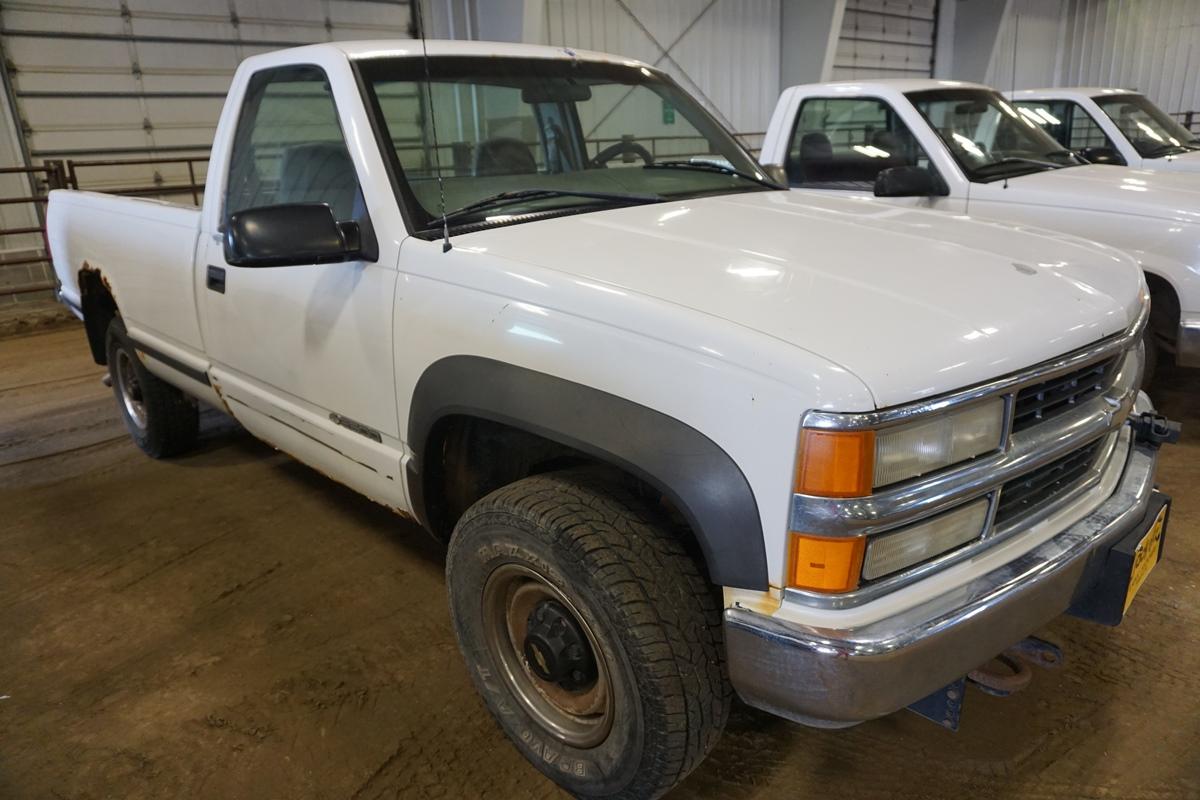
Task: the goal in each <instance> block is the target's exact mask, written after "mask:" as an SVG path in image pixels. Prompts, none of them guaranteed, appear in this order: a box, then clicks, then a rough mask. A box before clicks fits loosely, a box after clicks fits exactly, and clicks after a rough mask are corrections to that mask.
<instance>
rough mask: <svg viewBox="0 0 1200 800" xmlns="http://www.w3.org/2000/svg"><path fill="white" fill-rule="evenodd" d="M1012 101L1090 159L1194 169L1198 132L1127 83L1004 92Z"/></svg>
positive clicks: (1199, 161)
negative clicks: (1122, 86)
mask: <svg viewBox="0 0 1200 800" xmlns="http://www.w3.org/2000/svg"><path fill="white" fill-rule="evenodd" d="M1008 98H1009V99H1010V100H1011V101H1012V104H1013V106H1014V107H1015V108H1016V109H1017V110H1018V111H1020V112H1021V113H1022V114H1023V115H1024V116H1025V117H1026V118H1028V119H1030V120H1032V121H1033V122H1035V123H1037V124H1038V125H1040V126H1042V128H1043V129H1044V130H1045V131H1046V132H1047V133H1049V134H1050V135H1051V136H1053V137H1054V138H1055V140H1056V141H1058V143H1059V144H1061V145H1062V146H1063V147H1065V148H1068V149H1070V150H1073V151H1074V152H1076V153H1078V154H1079V155H1080V156H1082V157H1083V158H1085V159H1087V160H1088V161H1090V162H1093V163H1096V164H1115V165H1118V166H1129V167H1136V168H1140V169H1152V170H1161V171H1164V172H1191V173H1198V172H1200V138H1197V137H1196V135H1195V134H1194V133H1192V132H1191V131H1189V130H1188V129H1187V128H1185V127H1184V126H1183V125H1181V124H1180V123H1179V121H1178V120H1176V119H1174V118H1172V117H1171V115H1170V114H1167V113H1166V112H1165V111H1163V110H1162V109H1161V108H1159V107H1158V106H1156V105H1155V104H1154V103H1152V102H1150V100H1149V98H1147V97H1146V96H1145V95H1144V94H1142V93H1141V92H1136V91H1133V90H1132V89H1111V88H1101V87H1062V88H1058V89H1022V90H1020V91H1016V92H1009V93H1008Z"/></svg>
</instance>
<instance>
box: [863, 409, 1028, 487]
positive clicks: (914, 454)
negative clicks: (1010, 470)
mask: <svg viewBox="0 0 1200 800" xmlns="http://www.w3.org/2000/svg"><path fill="white" fill-rule="evenodd" d="M1003 430H1004V398H1002V397H996V398H993V399H991V400H986V401H984V402H982V403H975V404H973V405H970V406H967V407H965V408H960V409H957V410H955V411H951V412H949V413H946V414H941V415H939V416H937V417H934V418H933V419H928V420H924V421H921V422H910V423H908V424H906V425H898V426H896V427H894V428H886V429H884V430H881V431H879V432H878V433H876V434H875V471H874V478H875V480H874V483H873V486H887V485H888V484H890V483H898V482H899V481H903V480H907V479H909V478H915V477H917V476H919V475H924V474H925V473H927V472H933V471H935V470H939V469H942V468H943V467H948V466H950V465H951V464H957V463H958V462H960V461H966V460H967V459H969V458H974V457H975V456H978V455H982V454H984V453H987V452H990V451H992V450H995V449H996V448H998V447H999V446H1000V435H1001V433H1002V432H1003Z"/></svg>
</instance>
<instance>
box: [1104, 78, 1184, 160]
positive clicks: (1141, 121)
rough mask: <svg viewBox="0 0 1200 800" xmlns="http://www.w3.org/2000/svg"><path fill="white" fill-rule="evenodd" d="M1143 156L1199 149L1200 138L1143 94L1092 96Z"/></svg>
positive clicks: (1148, 156)
mask: <svg viewBox="0 0 1200 800" xmlns="http://www.w3.org/2000/svg"><path fill="white" fill-rule="evenodd" d="M1093 99H1094V100H1095V101H1096V105H1098V106H1100V110H1101V111H1103V112H1104V113H1105V114H1107V115H1108V117H1109V119H1111V120H1112V121H1113V122H1115V123H1116V125H1117V127H1118V128H1120V129H1121V133H1123V134H1125V138H1126V139H1128V140H1129V143H1130V144H1132V145H1133V149H1134V150H1137V151H1138V155H1140V156H1142V157H1143V158H1161V157H1163V156H1169V155H1173V154H1178V153H1186V152H1187V151H1188V150H1198V149H1200V141H1198V140H1197V139H1196V137H1195V136H1193V135H1192V134H1191V133H1189V132H1188V129H1187V128H1185V127H1183V126H1182V125H1180V124H1179V123H1178V122H1176V121H1175V120H1174V119H1172V118H1171V117H1170V115H1169V114H1167V113H1166V112H1165V111H1163V110H1162V109H1161V108H1159V107H1158V106H1156V105H1154V103H1151V102H1150V101H1149V100H1147V99H1146V98H1145V97H1144V96H1142V95H1140V94H1116V95H1101V96H1099V97H1096V98H1093Z"/></svg>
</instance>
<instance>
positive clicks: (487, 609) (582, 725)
mask: <svg viewBox="0 0 1200 800" xmlns="http://www.w3.org/2000/svg"><path fill="white" fill-rule="evenodd" d="M546 600H550V601H555V602H557V603H560V604H562V606H565V607H566V609H567V610H569V611H570V613H571V615H572V616H573V617H574V620H575V622H576V623H577V624H578V626H579V628H580V629H582V631H583V633H584V635H585V637H586V639H587V643H588V646H589V647H590V648H591V654H592V656H593V658H594V659H595V664H596V668H597V677H596V679H595V682H594V684H592V685H591V686H589V687H588V688H587V690H586V691H576V692H569V691H567V690H565V689H563V688H562V687H561V686H558V685H554V684H548V683H547V681H545V680H543V679H542V678H541V677H539V676H538V675H536V674H535V673H534V670H533V669H532V668H531V667H530V665H529V663H528V661H527V660H526V656H525V653H524V648H523V641H524V639H525V635H526V632H527V631H526V625H527V623H526V612H527V611H528V610H531V609H532V608H533V607H534V606H535V605H536V603H538V602H542V601H546ZM483 625H484V634H485V638H486V640H487V647H488V650H489V651H490V652H491V654H492V657H493V658H494V659H495V662H496V664H497V665H498V666H499V668H500V676H501V678H502V679H503V680H504V682H505V683H506V684H507V686H508V688H509V689H510V690H511V691H512V693H513V695H514V696H515V697H516V699H517V701H518V703H520V705H521V707H522V708H523V709H524V710H525V711H526V712H527V713H528V714H529V715H530V716H532V717H533V718H534V719H535V720H537V721H538V722H539V723H540V724H541V726H542V728H543V729H545V730H546V731H548V732H550V733H551V734H552V735H553V736H554V737H555V738H556V739H558V740H559V741H560V742H562V743H563V744H567V745H570V746H572V747H578V748H581V749H582V748H590V747H595V746H596V745H598V744H600V743H601V742H603V741H604V739H605V738H606V737H607V736H608V733H609V731H610V730H612V721H613V692H612V680H611V674H610V669H609V665H608V663H607V661H606V659H605V657H604V653H603V651H602V650H601V649H600V647H599V643H598V641H597V639H596V635H595V634H594V633H593V632H592V629H591V627H590V626H589V625H588V623H587V621H586V620H585V619H584V618H583V616H582V615H581V614H580V613H579V610H578V609H577V608H576V607H575V604H574V603H572V602H571V600H570V599H569V598H568V597H567V596H566V595H565V594H563V592H561V591H560V590H559V589H558V587H556V586H555V585H554V584H553V583H551V582H550V581H549V580H548V579H547V578H546V577H545V576H544V575H541V574H540V573H538V572H536V571H535V570H533V569H530V568H529V567H527V566H525V565H523V564H512V563H509V564H502V565H500V566H499V567H497V568H496V569H494V570H493V571H492V574H491V575H489V576H488V579H487V583H486V584H485V586H484V590H483Z"/></svg>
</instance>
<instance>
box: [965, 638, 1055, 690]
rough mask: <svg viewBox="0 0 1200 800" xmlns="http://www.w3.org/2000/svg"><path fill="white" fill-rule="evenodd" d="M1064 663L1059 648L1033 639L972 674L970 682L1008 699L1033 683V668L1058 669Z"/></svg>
mask: <svg viewBox="0 0 1200 800" xmlns="http://www.w3.org/2000/svg"><path fill="white" fill-rule="evenodd" d="M1062 663H1063V653H1062V649H1061V648H1059V646H1058V645H1056V644H1052V643H1050V642H1047V641H1046V640H1045V639H1039V638H1037V637H1036V636H1030V637H1028V638H1025V639H1022V640H1021V641H1019V642H1017V643H1016V644H1015V645H1013V646H1012V647H1010V648H1008V649H1007V650H1005V651H1004V652H1003V653H1001V654H1000V655H998V656H996V657H995V658H993V659H992V660H991V661H989V662H987V663H986V664H981V665H980V666H978V667H976V668H975V669H973V670H971V671H970V672H968V673H967V680H968V681H970V682H971V683H973V684H975V685H976V686H978V687H979V689H980V691H982V692H985V693H986V694H990V695H992V696H993V697H1008V696H1009V695H1010V694H1015V693H1016V692H1019V691H1021V690H1022V689H1024V688H1025V687H1027V686H1028V685H1029V682H1030V681H1031V680H1033V672H1032V671H1031V670H1030V669H1029V668H1030V667H1031V666H1034V667H1042V668H1043V669H1058V668H1059V667H1061V666H1062Z"/></svg>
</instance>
